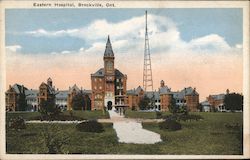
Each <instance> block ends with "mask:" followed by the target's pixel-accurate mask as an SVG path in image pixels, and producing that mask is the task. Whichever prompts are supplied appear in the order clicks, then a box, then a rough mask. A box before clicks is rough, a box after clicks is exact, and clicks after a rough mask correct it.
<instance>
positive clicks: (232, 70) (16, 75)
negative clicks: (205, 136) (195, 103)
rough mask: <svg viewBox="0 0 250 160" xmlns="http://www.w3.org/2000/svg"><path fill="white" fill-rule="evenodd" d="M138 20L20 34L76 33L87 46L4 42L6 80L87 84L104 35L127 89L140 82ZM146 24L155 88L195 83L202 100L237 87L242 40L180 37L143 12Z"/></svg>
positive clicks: (140, 25)
mask: <svg viewBox="0 0 250 160" xmlns="http://www.w3.org/2000/svg"><path fill="white" fill-rule="evenodd" d="M144 21H145V17H144V16H139V17H133V18H131V19H127V20H125V21H121V22H117V23H111V22H108V21H106V20H105V19H100V20H95V21H93V22H91V23H90V24H88V25H86V26H84V27H80V28H74V29H65V30H58V31H47V30H45V29H38V30H34V31H28V32H26V33H25V34H27V35H30V36H35V37H47V38H53V37H65V36H68V37H77V38H81V39H84V40H85V41H86V42H87V43H89V44H88V45H86V46H82V47H80V48H76V49H75V50H71V51H70V50H65V51H60V52H52V53H50V54H48V53H40V54H35V55H34V54H32V53H26V54H22V53H20V52H17V51H18V50H20V49H21V46H19V45H15V46H7V47H6V50H7V57H8V58H7V64H8V66H7V70H8V72H7V73H8V76H7V78H8V79H9V82H13V83H14V82H15V81H17V79H18V80H19V79H25V81H23V83H24V84H25V83H26V84H31V83H30V80H31V79H32V80H33V86H35V85H38V84H39V83H40V82H41V81H42V80H45V79H46V78H47V77H55V81H56V82H55V84H57V86H58V87H59V88H67V87H68V86H69V85H72V84H74V83H78V84H80V85H82V86H84V88H90V86H91V85H90V74H91V73H94V72H95V71H96V70H97V69H99V68H100V67H103V59H102V56H103V53H104V50H105V44H106V38H107V35H108V34H109V35H110V36H111V42H112V47H113V50H114V53H115V66H116V67H117V68H119V69H120V70H121V71H122V72H123V73H125V74H127V75H128V83H127V84H128V89H130V88H134V87H137V86H138V85H142V84H141V83H142V71H143V54H144V32H145V26H144V25H145V24H144V23H145V22H144ZM148 24H149V26H148V28H149V33H150V34H149V42H150V49H151V61H152V69H153V77H154V87H155V88H156V89H157V88H158V87H159V82H160V80H161V79H163V80H165V83H166V84H168V85H169V86H170V87H171V88H172V89H173V90H180V89H182V88H184V87H187V86H193V87H194V86H195V87H196V88H197V90H198V91H199V93H200V97H201V98H202V99H204V98H205V97H206V96H208V94H211V93H220V92H224V91H225V90H226V89H227V88H229V89H232V90H236V91H238V92H240V91H242V44H237V45H235V46H230V45H229V44H228V43H227V42H226V40H225V38H224V37H221V36H220V35H218V34H215V33H211V34H209V35H205V36H203V37H197V38H195V39H192V40H190V41H184V40H183V39H182V38H181V33H180V31H179V29H178V25H176V24H175V23H174V22H173V21H172V20H171V19H169V18H167V17H162V16H156V15H149V16H148ZM87 46H88V47H87ZM20 62H22V63H20ZM31 66H32V67H31ZM23 71H26V72H25V74H23ZM38 73H40V74H38ZM24 75H25V77H24ZM34 75H35V76H34ZM66 82H67V83H66Z"/></svg>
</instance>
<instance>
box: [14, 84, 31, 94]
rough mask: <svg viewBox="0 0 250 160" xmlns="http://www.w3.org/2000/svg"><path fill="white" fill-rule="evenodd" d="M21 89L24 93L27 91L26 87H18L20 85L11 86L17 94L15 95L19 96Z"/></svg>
mask: <svg viewBox="0 0 250 160" xmlns="http://www.w3.org/2000/svg"><path fill="white" fill-rule="evenodd" d="M22 87H23V89H24V91H25V90H28V89H27V88H26V87H24V86H23V85H20V84H17V83H16V84H14V85H13V86H12V88H13V89H14V90H15V92H16V93H17V94H20V93H21V92H22Z"/></svg>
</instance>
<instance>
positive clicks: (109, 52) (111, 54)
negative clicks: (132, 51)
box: [104, 36, 114, 57]
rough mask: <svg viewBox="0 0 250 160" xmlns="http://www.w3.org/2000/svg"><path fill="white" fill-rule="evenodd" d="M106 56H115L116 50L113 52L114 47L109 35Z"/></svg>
mask: <svg viewBox="0 0 250 160" xmlns="http://www.w3.org/2000/svg"><path fill="white" fill-rule="evenodd" d="M104 56H105V57H113V56H114V52H113V49H112V45H111V42H110V39H109V36H108V40H107V43H106V48H105V52H104Z"/></svg>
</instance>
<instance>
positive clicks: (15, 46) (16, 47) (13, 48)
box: [5, 45, 22, 52]
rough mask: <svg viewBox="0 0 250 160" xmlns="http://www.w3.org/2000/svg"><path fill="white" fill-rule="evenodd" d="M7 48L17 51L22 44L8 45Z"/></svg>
mask: <svg viewBox="0 0 250 160" xmlns="http://www.w3.org/2000/svg"><path fill="white" fill-rule="evenodd" d="M5 49H6V50H9V51H11V52H17V51H18V50H21V49H22V46H20V45H12V46H6V47H5Z"/></svg>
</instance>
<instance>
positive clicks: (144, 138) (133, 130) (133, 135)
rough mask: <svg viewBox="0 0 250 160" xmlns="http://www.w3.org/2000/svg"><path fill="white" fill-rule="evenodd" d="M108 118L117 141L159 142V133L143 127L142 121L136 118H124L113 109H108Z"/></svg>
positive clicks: (136, 142)
mask: <svg viewBox="0 0 250 160" xmlns="http://www.w3.org/2000/svg"><path fill="white" fill-rule="evenodd" d="M109 115H110V119H111V121H112V122H113V127H114V129H115V131H116V134H117V137H118V138H119V142H123V143H135V144H154V143H157V142H161V141H162V140H161V138H160V134H158V133H155V132H152V131H149V130H146V129H143V128H142V123H141V122H138V121H137V120H136V119H130V118H124V116H120V115H119V114H118V113H116V112H115V110H110V111H109Z"/></svg>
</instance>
